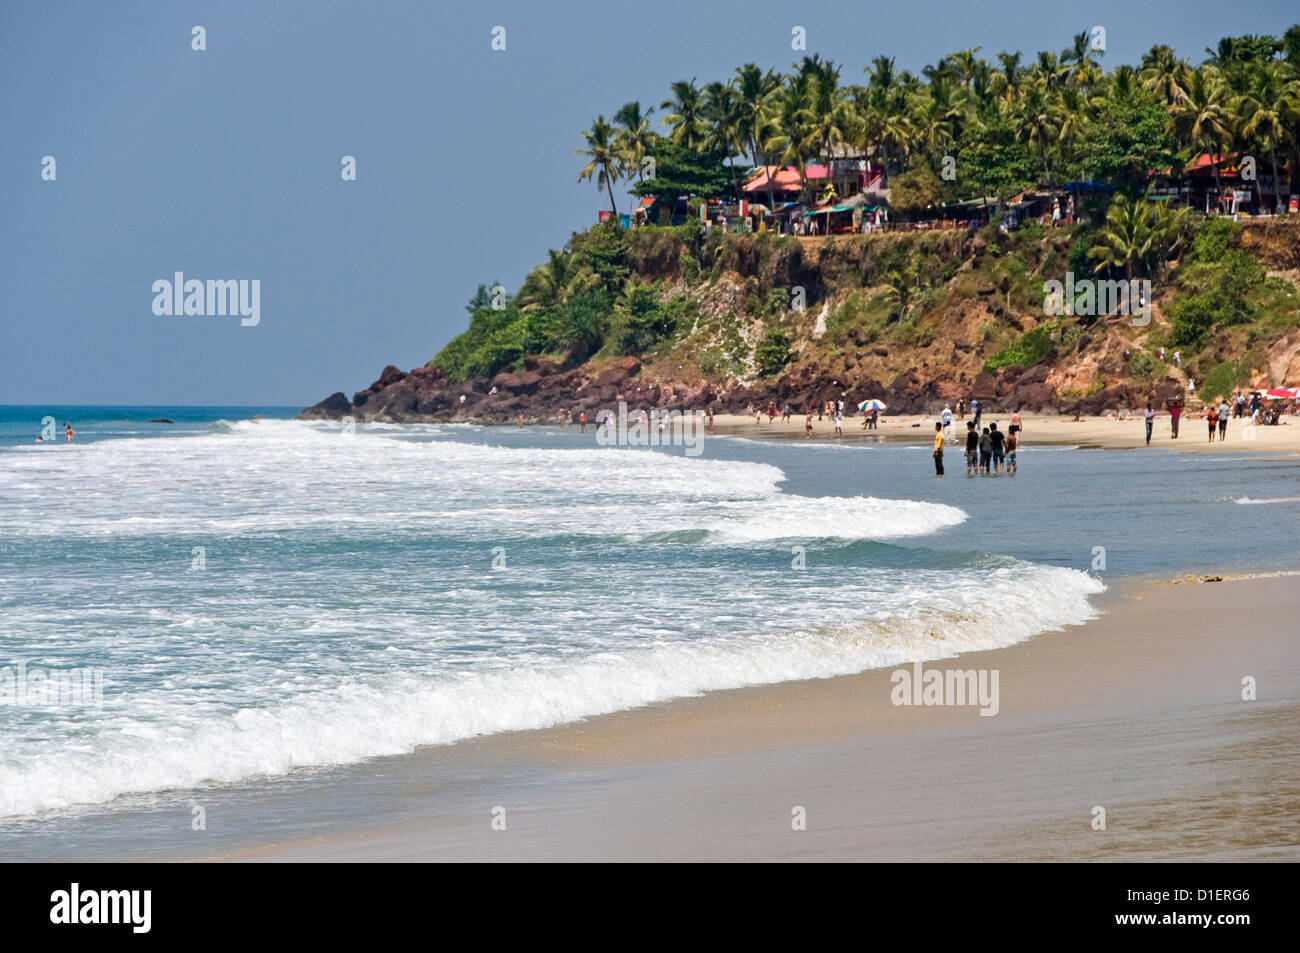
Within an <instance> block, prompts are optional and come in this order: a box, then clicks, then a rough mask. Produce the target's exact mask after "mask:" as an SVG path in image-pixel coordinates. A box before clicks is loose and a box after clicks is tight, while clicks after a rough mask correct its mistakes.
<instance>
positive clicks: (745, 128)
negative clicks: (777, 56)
mask: <svg viewBox="0 0 1300 953" xmlns="http://www.w3.org/2000/svg"><path fill="white" fill-rule="evenodd" d="M734 82H735V84H736V95H737V98H738V100H739V104H740V129H739V133H740V138H741V141H742V142H743V143H744V144H745V147H746V149H747V150H748V152H749V155H750V157H751V158H752V159H753V160H754V165H756V166H758V167H760V168H763V169H766V167H767V161H766V159H765V158H764V154H763V143H764V142H765V141H766V140H767V138H768V129H769V114H770V109H771V100H772V95H773V93H775V92H776V91H777V89H779V88H780V85H781V79H780V77H779V76H777V75H776V73H774V72H773V71H772V70H770V69H769V70H768V71H767V72H763V71H762V70H760V69H759V68H758V67H757V66H756V65H755V64H753V63H746V64H745V65H744V66H738V67H736V78H735V81H734ZM772 178H773V177H772V176H771V175H769V176H767V207H768V208H769V209H771V208H772V207H773V206H774V205H775V204H776V192H775V190H774V188H773V184H772Z"/></svg>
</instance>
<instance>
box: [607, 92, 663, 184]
mask: <svg viewBox="0 0 1300 953" xmlns="http://www.w3.org/2000/svg"><path fill="white" fill-rule="evenodd" d="M653 112H654V107H653V106H652V107H650V108H649V109H647V110H645V111H644V112H642V111H641V103H640V102H638V101H637V100H633V101H632V102H630V103H625V104H624V106H623V108H622V109H620V110H619V111H618V112H616V113H615V114H614V122H615V123H617V124H618V125H619V126H621V127H622V128H621V129H619V131H618V133H617V134H616V135H615V137H614V142H615V145H616V147H617V148H618V151H619V152H620V153H622V155H623V166H624V168H625V169H636V176H637V180H638V181H641V180H643V179H644V178H645V174H644V172H643V171H642V166H641V160H642V159H644V158H645V157H646V156H647V155H649V154H650V153H651V152H653V151H654V147H655V142H656V140H657V139H658V136H656V135H655V134H654V131H653V130H652V129H651V128H650V114H651V113H653Z"/></svg>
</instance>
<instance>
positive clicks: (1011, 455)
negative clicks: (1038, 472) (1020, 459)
mask: <svg viewBox="0 0 1300 953" xmlns="http://www.w3.org/2000/svg"><path fill="white" fill-rule="evenodd" d="M1019 446H1020V428H1019V427H1017V426H1015V425H1014V424H1012V426H1011V429H1010V430H1009V431H1008V432H1007V440H1006V447H1007V475H1008V476H1015V475H1016V448H1017V447H1019Z"/></svg>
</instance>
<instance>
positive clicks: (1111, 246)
mask: <svg viewBox="0 0 1300 953" xmlns="http://www.w3.org/2000/svg"><path fill="white" fill-rule="evenodd" d="M1151 204H1152V203H1150V202H1148V201H1147V200H1146V199H1145V198H1142V199H1130V198H1129V197H1128V196H1126V195H1124V194H1123V193H1120V194H1119V195H1117V196H1115V201H1113V202H1111V203H1110V208H1109V209H1107V210H1106V222H1105V224H1104V225H1103V226H1102V227H1101V229H1100V230H1099V231H1098V232H1097V237H1096V242H1095V244H1094V245H1093V246H1092V247H1091V248H1089V249H1088V257H1089V258H1092V259H1095V260H1096V262H1097V267H1096V269H1095V270H1096V271H1102V270H1103V269H1105V268H1123V269H1124V276H1125V277H1126V278H1128V280H1130V281H1132V280H1133V278H1134V277H1135V275H1136V272H1137V270H1138V269H1139V268H1140V267H1142V266H1143V265H1145V263H1146V262H1147V261H1148V260H1149V259H1150V258H1151V255H1152V248H1153V244H1154V241H1155V239H1156V233H1155V230H1154V229H1153V228H1152V218H1153V214H1152V213H1153V210H1152V208H1151Z"/></svg>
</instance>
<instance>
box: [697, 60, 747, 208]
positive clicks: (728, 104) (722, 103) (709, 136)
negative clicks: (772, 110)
mask: <svg viewBox="0 0 1300 953" xmlns="http://www.w3.org/2000/svg"><path fill="white" fill-rule="evenodd" d="M701 114H702V115H703V117H704V119H705V122H706V123H707V125H706V128H705V136H704V142H703V147H704V148H705V149H708V150H709V151H711V152H716V153H718V154H719V155H725V156H726V157H727V166H728V167H729V168H730V169H731V186H732V188H733V189H735V192H736V201H737V202H739V201H740V182H739V180H738V179H737V178H736V163H735V156H736V155H737V154H738V153H740V152H741V151H742V150H743V148H744V147H743V146H742V145H741V142H740V118H741V117H740V102H739V99H738V97H737V95H736V90H735V88H734V87H733V86H730V85H728V84H727V83H718V82H713V83H709V85H708V86H706V87H704V103H703V107H702V109H701Z"/></svg>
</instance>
